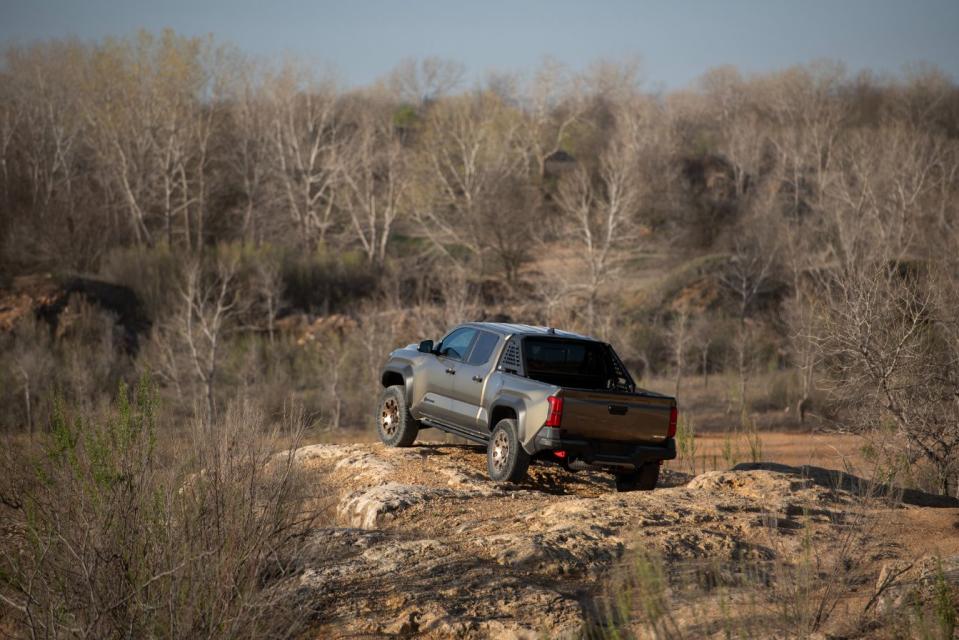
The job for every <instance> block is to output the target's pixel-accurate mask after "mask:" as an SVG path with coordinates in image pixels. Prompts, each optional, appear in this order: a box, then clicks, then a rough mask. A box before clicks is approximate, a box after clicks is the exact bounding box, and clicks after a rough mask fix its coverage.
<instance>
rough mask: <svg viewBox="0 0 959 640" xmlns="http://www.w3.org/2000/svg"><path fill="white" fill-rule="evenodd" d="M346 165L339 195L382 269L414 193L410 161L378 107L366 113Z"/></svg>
mask: <svg viewBox="0 0 959 640" xmlns="http://www.w3.org/2000/svg"><path fill="white" fill-rule="evenodd" d="M341 160H342V174H341V180H342V183H343V188H342V189H341V191H340V192H341V194H342V197H343V209H344V210H345V211H346V212H347V215H349V218H350V228H351V230H352V231H353V235H354V236H355V237H356V239H357V240H359V242H360V245H361V246H362V247H363V252H364V253H365V254H366V258H367V260H368V261H369V262H371V263H375V264H379V265H382V264H383V262H384V261H385V260H386V250H387V246H388V245H389V241H390V235H391V233H392V231H393V224H394V222H395V221H396V219H397V217H398V216H399V215H400V213H401V210H402V207H403V206H404V205H405V204H406V199H407V195H408V194H407V192H408V189H409V177H408V168H407V162H406V156H405V155H404V153H403V148H402V146H401V144H400V141H399V138H398V137H397V135H396V133H395V131H394V128H393V122H392V118H391V114H390V113H389V112H388V111H386V110H385V109H383V108H381V107H380V106H379V105H370V106H369V108H367V109H365V110H363V112H362V113H361V115H360V118H359V121H358V123H357V128H356V131H355V132H354V134H353V136H351V138H350V140H349V142H348V143H347V144H346V145H345V148H344V151H343V155H342V158H341Z"/></svg>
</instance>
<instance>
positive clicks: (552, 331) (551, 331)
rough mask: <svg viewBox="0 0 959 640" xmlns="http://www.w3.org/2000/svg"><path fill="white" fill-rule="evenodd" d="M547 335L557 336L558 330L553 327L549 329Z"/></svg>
mask: <svg viewBox="0 0 959 640" xmlns="http://www.w3.org/2000/svg"><path fill="white" fill-rule="evenodd" d="M546 333H549V334H552V335H556V329H554V328H553V327H550V328H549V329H547V330H546Z"/></svg>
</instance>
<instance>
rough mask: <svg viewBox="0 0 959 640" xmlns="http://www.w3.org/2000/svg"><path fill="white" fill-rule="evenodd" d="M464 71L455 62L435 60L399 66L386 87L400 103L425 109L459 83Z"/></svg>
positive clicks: (405, 63)
mask: <svg viewBox="0 0 959 640" xmlns="http://www.w3.org/2000/svg"><path fill="white" fill-rule="evenodd" d="M464 72H465V68H464V67H463V65H462V64H461V63H459V62H454V61H452V60H444V59H442V58H437V57H429V58H424V59H423V60H420V61H417V60H414V59H411V58H408V59H406V60H403V61H402V62H400V63H399V64H398V65H397V66H396V68H395V69H393V71H391V72H390V74H389V75H388V76H387V78H386V83H387V85H388V86H389V87H390V89H392V90H393V92H394V93H395V94H396V96H397V97H398V98H399V99H400V101H402V102H406V103H408V104H412V105H415V106H420V105H426V104H428V103H430V102H433V101H435V100H437V99H438V98H441V97H443V96H445V95H446V94H447V93H449V92H450V91H451V90H453V89H454V88H456V86H457V85H458V84H459V83H460V82H462V80H463V74H464Z"/></svg>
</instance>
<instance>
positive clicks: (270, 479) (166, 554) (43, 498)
mask: <svg viewBox="0 0 959 640" xmlns="http://www.w3.org/2000/svg"><path fill="white" fill-rule="evenodd" d="M155 410H156V400H155V397H154V395H153V392H152V390H151V388H150V387H149V386H148V385H145V384H141V386H140V387H139V388H138V389H137V390H136V392H135V393H128V392H127V391H126V390H125V389H123V388H121V391H120V394H119V396H118V400H117V405H116V408H115V409H114V410H113V411H112V412H111V413H110V414H109V415H108V416H106V417H104V418H103V419H101V420H96V419H85V418H81V417H76V418H75V419H73V418H70V417H68V416H67V415H66V414H65V412H64V411H62V410H58V412H57V413H56V415H55V416H54V419H53V426H52V431H51V433H49V434H44V435H42V436H39V437H38V438H37V440H36V441H35V442H34V443H33V445H32V446H26V447H22V448H18V449H15V450H14V449H7V453H8V455H6V456H5V457H4V459H3V473H2V474H0V475H2V482H0V499H2V503H3V506H2V509H3V520H4V524H5V526H4V529H5V531H4V536H3V538H2V540H0V544H2V551H3V553H2V559H0V600H2V610H3V616H4V618H5V620H4V622H5V623H7V624H9V625H11V626H12V627H13V628H14V630H15V632H14V635H15V636H22V637H47V638H60V637H78V638H119V637H158V638H180V637H224V638H227V637H229V638H240V637H262V636H268V637H289V636H293V635H296V634H297V633H299V632H300V630H301V629H302V628H303V626H304V624H305V623H307V622H308V621H309V619H310V616H311V615H312V613H313V612H311V611H310V609H309V608H308V607H302V608H297V607H293V606H291V603H290V602H289V601H288V599H287V598H284V597H281V595H280V593H279V592H277V591H276V590H275V589H274V585H275V584H276V583H277V581H278V580H279V579H281V578H283V577H284V576H286V575H288V574H289V573H290V572H291V571H292V570H293V568H294V567H295V562H296V557H297V555H298V549H299V546H300V544H301V541H302V540H303V538H304V536H305V534H306V533H307V532H309V531H310V529H311V527H312V525H313V524H314V520H315V517H316V516H315V514H313V513H310V512H307V511H306V510H305V508H304V504H305V502H306V498H307V493H308V492H307V489H308V487H307V486H306V484H305V483H304V482H303V480H302V478H301V474H300V472H299V470H298V467H297V465H295V464H294V453H295V450H296V445H297V441H298V438H297V436H296V433H297V431H298V429H299V428H301V425H302V422H301V421H299V422H298V421H293V422H291V423H290V425H289V426H288V428H281V427H280V426H279V425H270V424H267V423H266V422H265V421H264V419H263V416H262V415H261V414H260V413H258V412H257V411H256V410H254V409H253V408H251V407H250V406H249V405H248V404H244V403H239V404H235V405H233V406H232V407H231V408H230V409H229V410H228V411H227V412H226V413H225V415H224V417H223V418H222V420H220V421H218V422H217V423H215V424H203V423H197V424H196V425H195V428H194V430H193V431H192V432H191V433H190V434H189V437H184V438H176V439H174V438H171V434H170V433H163V434H160V433H158V432H157V430H156V421H155ZM291 440H292V442H293V448H292V449H290V450H289V451H288V452H287V453H285V454H282V455H280V456H277V455H276V452H277V450H278V448H279V445H285V444H289V442H290V441H291ZM8 444H12V443H8Z"/></svg>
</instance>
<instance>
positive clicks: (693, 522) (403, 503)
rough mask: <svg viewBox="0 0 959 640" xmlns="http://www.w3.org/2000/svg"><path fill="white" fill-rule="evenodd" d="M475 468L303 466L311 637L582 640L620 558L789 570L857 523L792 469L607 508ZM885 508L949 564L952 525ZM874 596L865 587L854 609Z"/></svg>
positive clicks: (946, 516) (886, 554)
mask: <svg viewBox="0 0 959 640" xmlns="http://www.w3.org/2000/svg"><path fill="white" fill-rule="evenodd" d="M484 453H485V452H484V451H483V449H482V448H478V447H473V446H460V445H450V444H425V445H417V446H414V447H412V448H409V449H387V448H384V447H382V446H381V445H378V444H362V445H357V444H350V445H336V444H321V445H312V446H308V447H305V448H303V449H302V450H300V451H299V453H298V460H299V462H300V463H301V464H302V465H303V466H304V467H305V468H306V469H309V470H311V471H316V472H317V478H318V480H317V486H318V487H322V494H321V495H318V496H317V507H318V508H321V509H326V510H328V516H329V520H328V521H332V522H334V523H335V524H336V526H333V527H329V528H323V529H319V530H317V531H316V532H315V534H314V535H313V537H312V539H311V541H310V548H309V552H308V553H307V554H306V555H305V556H304V557H303V559H302V572H301V574H300V575H299V576H298V578H297V580H296V584H295V585H294V588H293V591H294V592H295V594H296V597H297V598H302V599H303V601H304V602H310V603H311V605H312V606H314V607H316V608H317V609H318V610H319V611H320V612H321V613H320V616H319V619H318V620H317V623H318V625H319V627H320V631H321V635H323V636H324V637H368V636H369V637H381V636H392V635H400V636H404V635H408V634H415V635H416V636H417V637H437V638H439V637H450V636H455V637H499V638H538V637H579V636H580V634H581V633H582V630H583V628H584V625H587V624H590V623H592V624H595V622H596V620H597V619H598V616H599V613H598V611H597V607H600V606H601V604H602V602H603V597H604V589H605V587H604V585H605V584H606V578H607V576H608V575H609V574H610V572H611V571H613V570H615V568H616V567H618V566H621V565H622V564H623V560H624V559H628V558H629V557H631V555H630V554H634V553H636V552H638V551H650V552H654V553H656V554H658V555H660V556H661V557H662V558H664V559H665V561H666V562H669V563H672V564H673V565H674V566H680V565H682V563H687V564H688V565H690V566H692V565H695V564H696V563H700V564H701V563H703V562H709V563H713V564H714V565H715V563H719V564H726V565H729V566H736V565H737V564H739V565H742V564H744V563H763V562H772V561H776V560H783V561H785V562H790V561H791V559H793V558H797V557H799V556H800V555H801V549H802V548H804V545H806V547H805V548H808V545H809V544H810V543H809V540H810V539H812V540H813V541H814V542H817V543H818V542H822V543H825V545H826V546H828V545H829V542H830V541H831V540H833V539H835V540H839V539H841V538H843V536H847V534H846V530H847V529H849V525H850V522H851V520H850V518H851V516H850V514H851V513H852V512H854V511H855V512H857V513H858V512H859V511H860V507H859V506H858V505H860V504H861V500H860V495H858V494H857V493H856V490H857V487H856V486H853V485H851V484H849V483H846V484H845V485H840V486H838V487H837V486H829V479H828V478H827V477H823V475H822V474H818V475H816V476H815V477H804V476H803V475H802V474H801V473H800V470H798V469H794V468H789V467H779V468H778V470H767V469H751V470H736V471H725V472H719V471H713V472H707V473H705V474H702V475H699V476H696V477H695V478H690V477H688V476H686V475H683V474H677V473H670V472H668V471H665V472H664V476H665V477H664V478H663V477H661V484H662V488H658V489H657V490H655V491H653V492H636V493H626V494H617V493H615V491H614V489H613V486H612V482H611V478H610V477H609V476H607V475H605V474H600V473H579V474H576V475H571V474H569V473H567V472H565V471H563V470H562V469H559V468H558V467H555V466H550V465H542V464H540V465H534V466H533V467H531V470H530V480H529V481H528V482H527V483H526V484H524V485H520V486H509V487H503V486H498V485H496V484H493V483H492V482H490V481H488V480H487V479H486V474H485V455H484ZM870 508H876V507H874V506H873V507H870ZM881 508H885V509H888V512H887V513H885V515H884V517H883V518H881V522H882V526H884V527H886V528H887V529H888V528H889V527H892V529H889V530H890V531H893V532H894V531H895V526H896V523H900V524H902V523H905V522H908V523H910V525H909V526H910V527H911V529H905V530H904V531H905V533H904V534H903V537H908V538H910V539H913V540H914V539H915V533H916V528H917V527H919V528H922V527H923V526H924V525H923V524H922V523H923V522H925V520H924V518H926V515H924V514H933V515H932V517H931V519H930V520H928V527H932V528H935V527H940V528H942V529H943V530H942V531H940V532H932V533H931V534H930V531H925V533H926V534H927V535H926V536H925V538H926V540H934V541H938V544H939V545H940V546H939V547H938V548H935V544H934V543H930V544H927V545H926V548H925V549H924V553H925V554H929V553H936V552H938V553H941V554H945V555H947V556H948V555H949V554H959V542H957V540H955V539H951V538H950V535H949V534H950V530H951V531H952V532H954V533H956V534H959V529H955V528H954V526H955V523H959V509H954V508H945V509H943V508H939V509H935V508H929V507H917V506H909V505H906V506H900V507H889V506H888V505H887V506H886V507H881ZM928 527H927V528H928ZM799 531H802V532H804V535H798V534H797V532H799ZM896 538H897V536H896V535H895V534H894V533H893V534H890V536H884V541H883V542H882V545H881V548H877V550H876V551H875V553H873V551H870V552H869V553H871V554H873V555H874V557H873V556H870V559H871V560H874V562H873V563H872V564H873V565H874V566H871V570H874V572H876V573H878V572H879V571H880V569H881V568H882V567H883V566H887V565H888V564H889V563H890V562H894V561H897V560H899V559H903V558H912V557H913V556H915V555H916V553H917V550H916V549H914V548H912V547H910V545H909V544H908V541H907V540H897V539H896ZM953 538H959V535H954V536H953ZM862 551H863V553H865V551H866V550H865V549H863V550H862ZM872 593H873V585H872V583H868V584H866V585H864V586H863V593H862V594H861V595H862V597H864V598H868V597H870V596H871V594H872ZM699 623H700V622H697V621H691V622H690V624H699ZM701 631H702V634H703V635H711V633H709V630H708V629H707V628H705V627H704V628H702V629H701ZM694 635H695V634H694Z"/></svg>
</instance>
